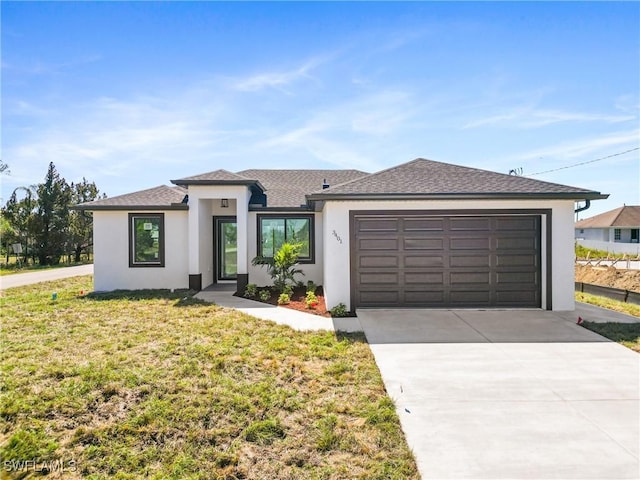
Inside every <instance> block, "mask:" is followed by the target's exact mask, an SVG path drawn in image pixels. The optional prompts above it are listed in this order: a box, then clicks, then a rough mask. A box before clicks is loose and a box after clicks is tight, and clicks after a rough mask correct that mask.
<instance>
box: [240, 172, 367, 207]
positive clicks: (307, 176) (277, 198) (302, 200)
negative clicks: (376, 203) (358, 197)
mask: <svg viewBox="0 0 640 480" xmlns="http://www.w3.org/2000/svg"><path fill="white" fill-rule="evenodd" d="M238 175H240V176H242V177H246V178H255V179H257V180H258V181H259V182H260V183H261V184H262V185H264V187H265V192H266V194H267V199H268V200H267V206H268V207H275V208H300V207H301V206H303V205H304V206H306V203H307V200H306V196H307V195H308V194H309V193H311V192H314V191H316V190H321V189H322V185H323V183H324V181H325V180H326V182H327V183H328V184H329V185H337V184H341V183H345V182H348V181H351V180H355V179H358V178H362V177H363V176H367V175H369V174H368V173H366V172H361V171H360V170H259V169H252V170H243V171H241V172H238Z"/></svg>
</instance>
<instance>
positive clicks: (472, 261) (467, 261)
mask: <svg viewBox="0 0 640 480" xmlns="http://www.w3.org/2000/svg"><path fill="white" fill-rule="evenodd" d="M490 265H491V257H490V256H489V255H488V254H484V255H483V254H476V255H460V256H455V257H449V266H450V267H489V266H490Z"/></svg>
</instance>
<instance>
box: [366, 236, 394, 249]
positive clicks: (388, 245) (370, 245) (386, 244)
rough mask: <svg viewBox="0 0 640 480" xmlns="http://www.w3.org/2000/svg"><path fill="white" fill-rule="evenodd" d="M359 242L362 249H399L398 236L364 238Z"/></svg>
mask: <svg viewBox="0 0 640 480" xmlns="http://www.w3.org/2000/svg"><path fill="white" fill-rule="evenodd" d="M358 243H359V245H358V246H359V248H360V251H367V250H393V251H397V250H398V240H397V239H396V238H363V239H361V240H360V242H358Z"/></svg>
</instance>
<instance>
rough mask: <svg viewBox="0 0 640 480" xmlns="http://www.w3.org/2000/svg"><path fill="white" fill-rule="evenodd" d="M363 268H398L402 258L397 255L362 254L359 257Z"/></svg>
mask: <svg viewBox="0 0 640 480" xmlns="http://www.w3.org/2000/svg"><path fill="white" fill-rule="evenodd" d="M359 265H360V267H361V268H389V267H391V268H397V267H399V266H400V259H399V258H398V256H397V255H391V254H390V255H378V256H374V255H362V256H360V259H359Z"/></svg>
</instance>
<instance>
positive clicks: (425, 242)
mask: <svg viewBox="0 0 640 480" xmlns="http://www.w3.org/2000/svg"><path fill="white" fill-rule="evenodd" d="M403 246H404V249H405V250H442V249H443V248H444V239H442V238H405V239H404V242H403Z"/></svg>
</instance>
